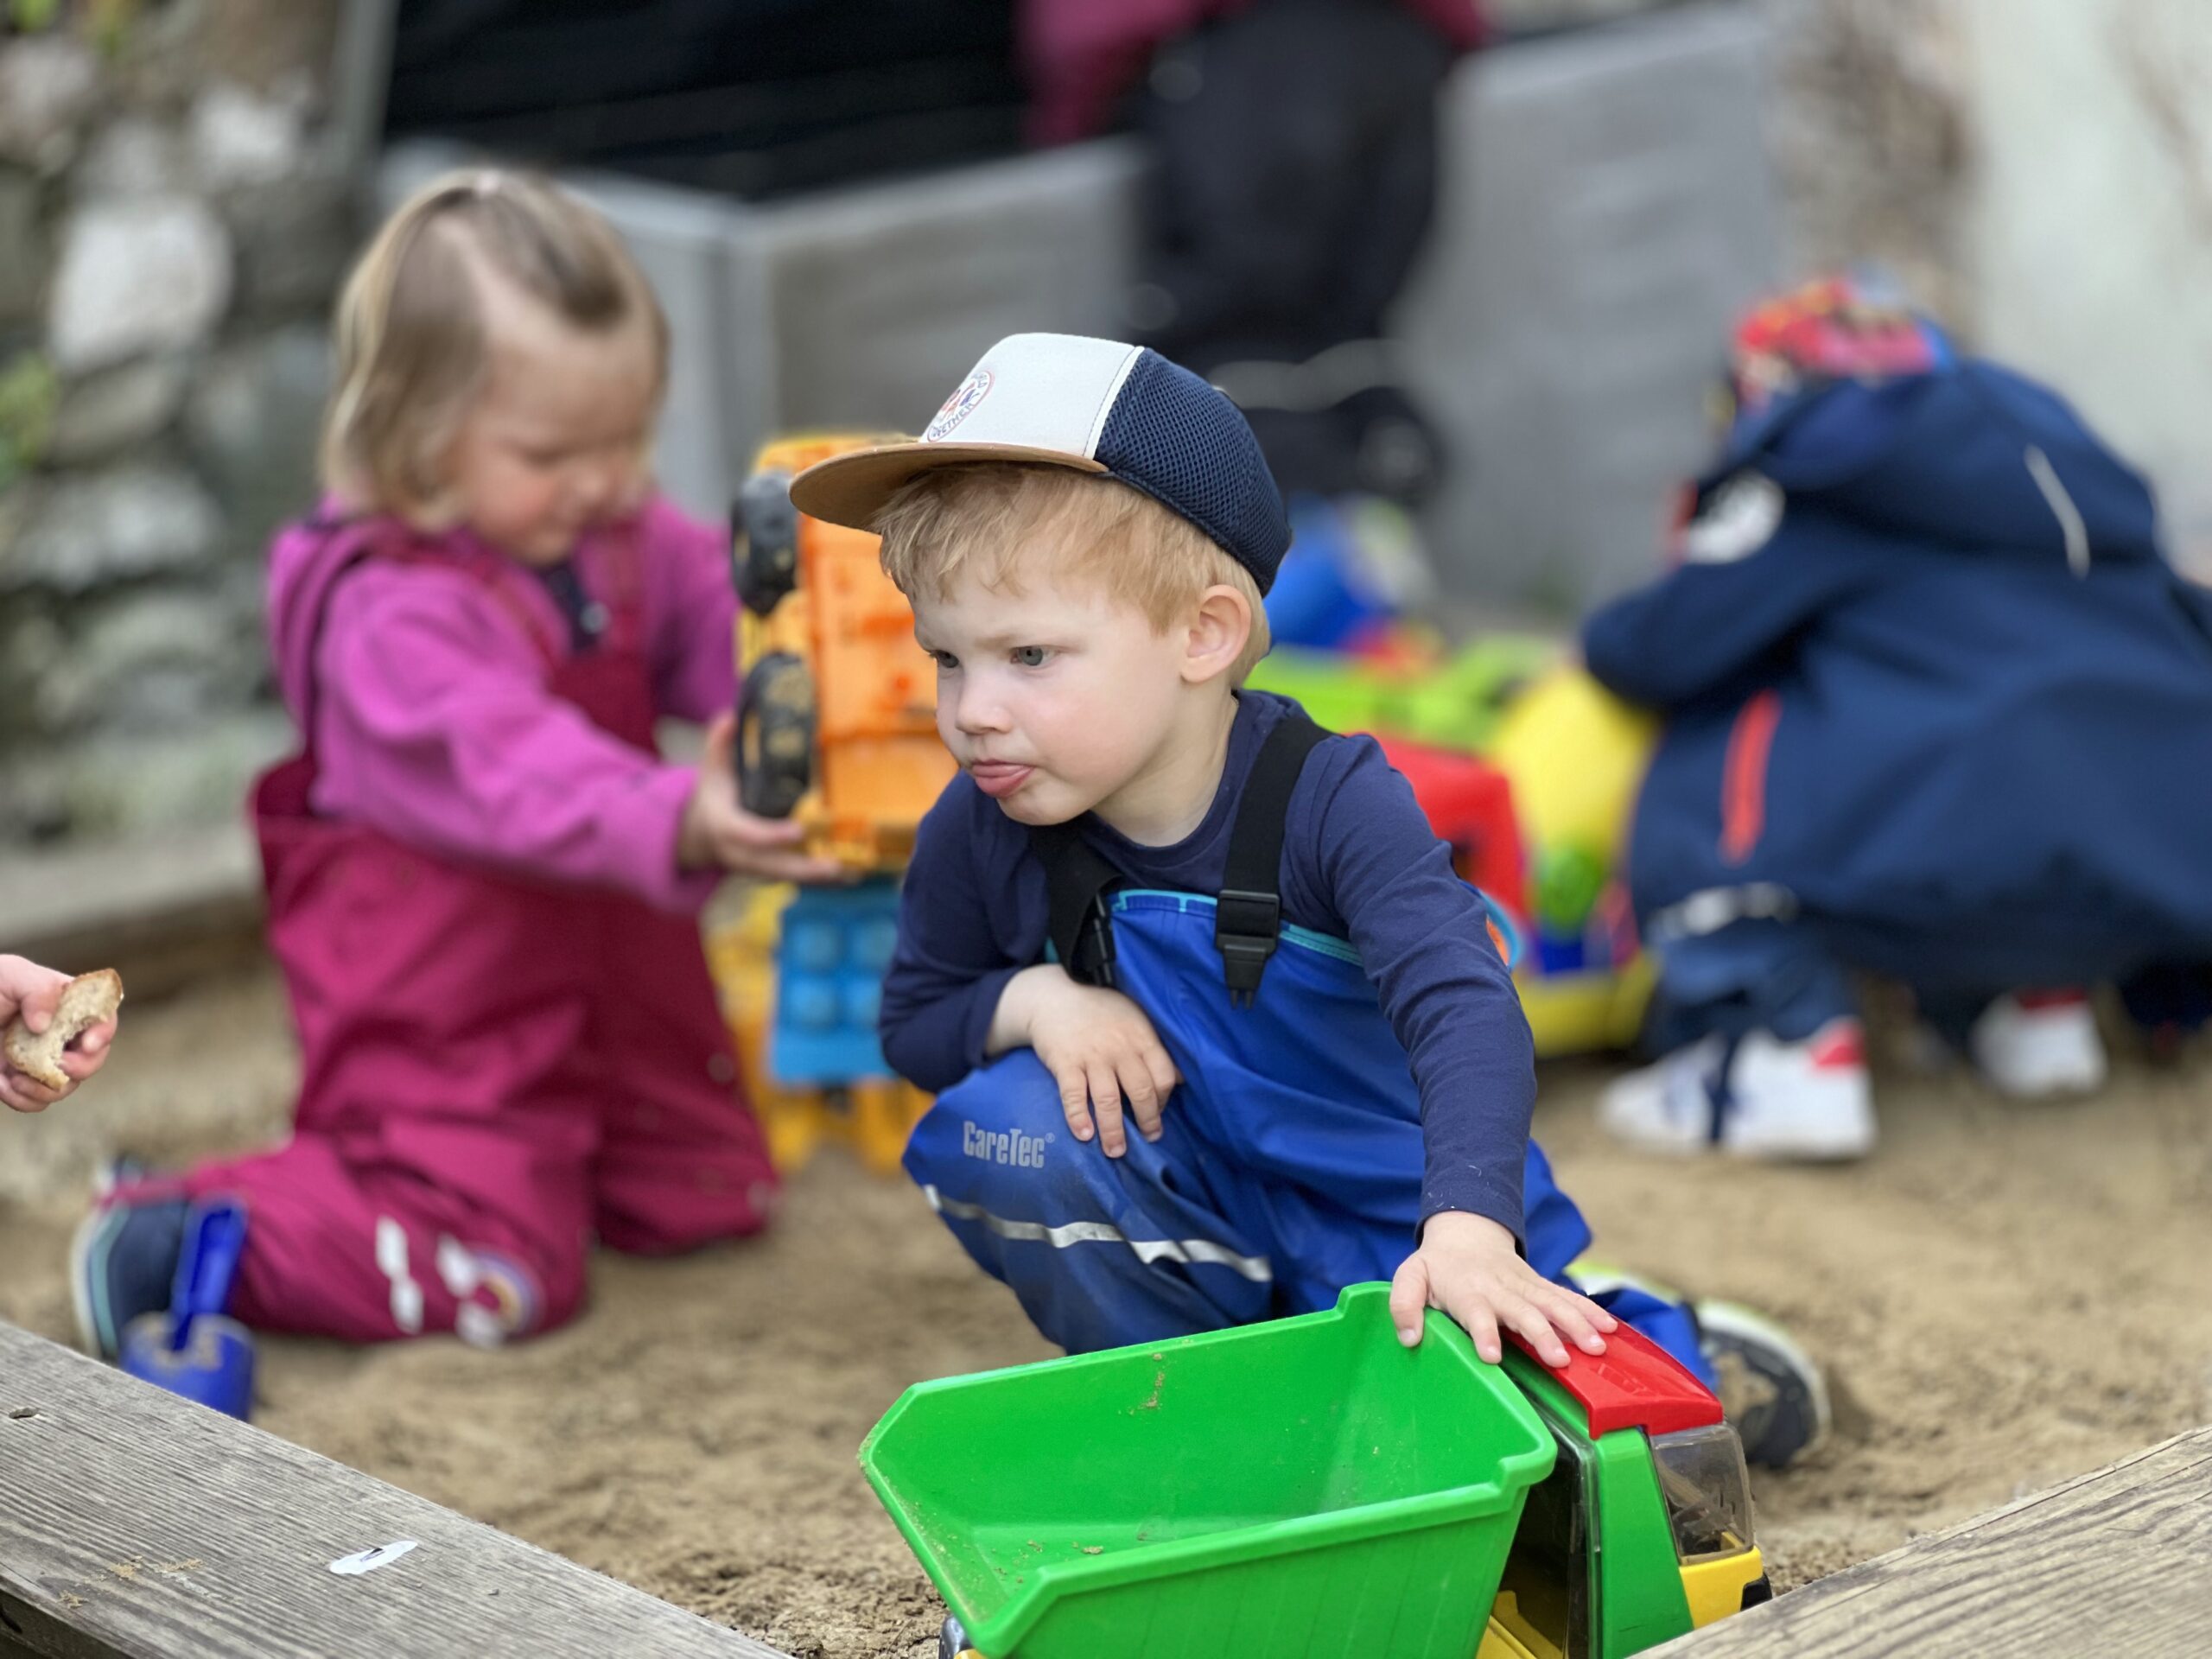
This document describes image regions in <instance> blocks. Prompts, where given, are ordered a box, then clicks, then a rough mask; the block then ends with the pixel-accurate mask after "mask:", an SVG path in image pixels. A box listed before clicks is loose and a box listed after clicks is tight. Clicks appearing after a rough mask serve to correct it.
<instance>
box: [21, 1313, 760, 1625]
mask: <svg viewBox="0 0 2212 1659" xmlns="http://www.w3.org/2000/svg"><path fill="white" fill-rule="evenodd" d="M456 1403H457V1405H462V1406H465V1402H456ZM400 1539H413V1540H415V1541H416V1544H417V1546H418V1547H417V1548H416V1549H415V1550H413V1551H412V1552H411V1553H410V1554H405V1555H404V1556H402V1557H400V1558H398V1559H397V1560H393V1561H392V1562H391V1564H390V1565H388V1566H385V1567H380V1568H378V1569H377V1570H375V1571H373V1572H370V1573H365V1574H362V1575H360V1576H359V1577H342V1576H340V1575H339V1574H336V1573H333V1572H331V1570H330V1564H331V1562H333V1561H334V1560H338V1559H339V1558H340V1557H341V1556H346V1555H350V1554H354V1553H355V1552H356V1551H359V1550H363V1549H366V1548H372V1547H373V1546H376V1545H380V1544H388V1543H391V1542H394V1541H397V1540H400ZM22 1654H32V1655H37V1656H41V1659H114V1656H129V1659H238V1656H244V1655H248V1654H251V1655H256V1656H263V1655H267V1656H280V1659H394V1656H398V1655H406V1656H409V1659H418V1656H420V1659H443V1656H448V1655H451V1656H454V1659H461V1656H467V1659H480V1656H483V1655H486V1654H531V1655H548V1656H576V1659H582V1656H585V1655H590V1656H594V1659H597V1656H604V1655H608V1654H624V1655H629V1654H640V1655H648V1654H649V1655H670V1656H675V1659H784V1656H781V1655H779V1654H777V1653H776V1652H775V1650H774V1649H771V1648H766V1647H763V1646H761V1645H760V1643H756V1642H753V1641H750V1640H748V1639H747V1638H746V1637H741V1636H739V1635H737V1634H736V1633H735V1632H734V1631H731V1630H724V1629H722V1628H721V1627H720V1626H718V1625H715V1624H710V1623H709V1622H708V1621H707V1620H705V1619H702V1618H697V1617H696V1616H694V1615H693V1614H690V1613H687V1612H684V1611H682V1610H681V1609H679V1608H677V1607H673V1606H671V1605H669V1604H668V1603H666V1602H664V1601H661V1600H658V1599H656V1598H654V1597H652V1596H649V1595H647V1594H645V1592H643V1591H639V1590H634V1589H632V1588H631V1587H629V1586H626V1585H622V1584H618V1583H616V1582H615V1581H614V1580H612V1579H609V1578H606V1577H603V1576H601V1574H599V1573H593V1572H590V1571H588V1570H587V1569H586V1568H584V1567H579V1566H577V1565H576V1564H575V1563H574V1562H573V1561H569V1560H563V1558H561V1557H560V1556H557V1555H554V1554H550V1553H548V1552H547V1551H545V1550H542V1549H539V1548H537V1547H536V1546H534V1545H531V1544H526V1543H524V1542H523V1541H522V1540H520V1539H518V1538H513V1537H510V1536H508V1535H506V1534H505V1533H502V1532H499V1531H497V1530H495V1529H493V1528H491V1527H486V1526H482V1525H480V1524H479V1523H477V1522H474V1521H470V1520H468V1519H467V1518H466V1517H465V1516H460V1515H457V1514H455V1513H454V1512H453V1511H452V1510H447V1509H442V1508H441V1507H440V1506H438V1505H437V1504H435V1503H430V1502H429V1501H428V1500H427V1499H424V1498H421V1497H416V1496H414V1495H413V1494H412V1493H409V1492H404V1491H400V1490H399V1489H398V1488H397V1487H396V1486H390V1485H387V1484H385V1483H384V1482H383V1481H380V1480H375V1479H372V1478H370V1477H369V1476H367V1475H365V1474H362V1473H361V1472H360V1471H358V1470H354V1469H349V1468H346V1466H345V1465H342V1464H338V1463H334V1462H332V1461H331V1460H330V1459H327V1458H324V1457H320V1456H318V1455H316V1454H315V1452H308V1451H305V1450H302V1448H301V1447H299V1446H292V1445H290V1444H289V1443H287V1442H285V1441H283V1440H278V1439H277V1438H276V1437H275V1436H274V1435H271V1434H267V1433H263V1432H262V1431H261V1430H259V1429H257V1428H252V1427H248V1426H247V1425H245V1424H244V1423H240V1422H237V1421H232V1419H230V1418H228V1417H225V1416H222V1415H220V1414H217V1413H215V1412H212V1411H208V1410H205V1409H203V1408H200V1407H199V1406H195V1405H192V1404H190V1403H188V1402H185V1401H183V1400H180V1399H177V1398H176V1397H175V1396H174V1395H168V1394H164V1393H162V1391H161V1390H160V1389H154V1388H151V1387H149V1386H148V1385H146V1384H144V1383H139V1382H137V1381H135V1380H133V1379H132V1378H130V1377H127V1376H124V1375H123V1374H122V1373H120V1372H119V1371H115V1370H111V1369H109V1368H108V1367H106V1366H104V1365H99V1364H96V1363H93V1362H92V1361H91V1360H89V1359H86V1358H85V1357H83V1356H82V1355H79V1354H74V1353H72V1352H70V1351H67V1350H66V1349H63V1348H60V1347H57V1346H56V1345H55V1344H53V1343H50V1342H47V1341H44V1340H42V1339H41V1338H36V1337H33V1336H31V1335H29V1333H27V1332H22V1331H19V1330H16V1328H15V1327H14V1326H12V1325H6V1324H4V1323H0V1656H9V1659H20V1656H21V1655H22Z"/></svg>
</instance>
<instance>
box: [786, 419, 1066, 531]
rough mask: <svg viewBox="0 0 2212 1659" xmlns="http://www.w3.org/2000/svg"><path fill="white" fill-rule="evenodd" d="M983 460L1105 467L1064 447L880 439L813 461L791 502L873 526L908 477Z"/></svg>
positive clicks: (816, 513)
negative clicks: (893, 441) (868, 445)
mask: <svg viewBox="0 0 2212 1659" xmlns="http://www.w3.org/2000/svg"><path fill="white" fill-rule="evenodd" d="M976 461H1027V462H1029V463H1030V464H1032V465H1035V466H1046V467H1066V468H1067V469H1068V470H1069V471H1070V472H1074V473H1103V472H1104V471H1105V470H1106V468H1105V467H1103V466H1102V465H1100V464H1099V463H1098V462H1097V461H1091V460H1089V459H1087V458H1086V457H1084V456H1082V455H1075V454H1069V453H1068V452H1067V451H1066V450H1065V449H1038V448H1032V447H1030V446H1029V445H1027V444H1022V443H923V442H919V441H916V442H912V443H882V444H877V445H876V446H875V447H874V448H868V449H849V450H847V451H846V452H845V453H844V454H842V455H832V456H830V457H829V460H827V461H816V462H815V463H814V465H813V466H811V467H808V468H807V469H806V470H805V471H804V472H803V473H801V474H799V475H798V477H797V478H794V479H793V480H791V505H793V506H795V507H797V508H798V510H799V511H800V512H804V513H805V514H807V515H808V516H809V517H810V518H820V519H823V520H825V521H826V522H828V523H829V524H844V525H847V526H849V528H851V529H854V530H874V528H875V515H876V514H877V513H879V512H882V511H883V504H884V503H885V502H887V501H888V500H889V499H891V498H892V495H893V493H895V492H896V491H897V490H898V488H899V486H900V485H901V484H904V483H905V482H906V480H908V479H910V478H917V477H919V476H920V475H921V474H924V473H929V472H934V471H936V470H937V469H938V467H962V466H967V465H969V464H971V463H973V462H976Z"/></svg>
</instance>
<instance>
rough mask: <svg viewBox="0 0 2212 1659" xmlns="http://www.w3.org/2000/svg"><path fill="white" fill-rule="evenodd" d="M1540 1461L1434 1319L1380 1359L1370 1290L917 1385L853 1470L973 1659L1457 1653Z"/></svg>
mask: <svg viewBox="0 0 2212 1659" xmlns="http://www.w3.org/2000/svg"><path fill="white" fill-rule="evenodd" d="M1078 1248H1088V1247H1078ZM1096 1248H1107V1247H1105V1246H1098V1247H1096ZM1554 1449H1555V1448H1554V1444H1553V1442H1552V1440H1551V1437H1550V1435H1549V1434H1548V1432H1547V1431H1546V1430H1545V1429H1544V1427H1543V1426H1542V1424H1541V1421H1539V1419H1538V1418H1537V1415H1536V1414H1535V1410H1534V1408H1531V1407H1530V1406H1529V1402H1527V1401H1526V1400H1525V1399H1523V1398H1522V1395H1521V1394H1520V1393H1519V1391H1518V1390H1517V1389H1515V1388H1514V1386H1513V1385H1512V1383H1510V1382H1509V1381H1508V1380H1507V1378H1506V1376H1505V1374H1504V1373H1503V1371H1502V1370H1499V1369H1498V1368H1497V1367H1496V1366H1494V1365H1486V1364H1484V1363H1482V1361H1481V1360H1480V1359H1478V1357H1476V1355H1475V1352H1474V1349H1473V1346H1472V1344H1470V1343H1469V1342H1468V1340H1467V1338H1466V1335H1465V1332H1462V1331H1460V1330H1459V1327H1458V1326H1457V1325H1453V1324H1452V1323H1451V1321H1449V1320H1448V1319H1444V1318H1442V1317H1441V1316H1439V1315H1435V1314H1432V1315H1430V1316H1429V1320H1428V1326H1427V1336H1426V1338H1424V1339H1423V1341H1422V1343H1421V1346H1420V1347H1418V1348H1415V1349H1413V1350H1410V1351H1408V1350H1407V1349H1405V1348H1402V1347H1401V1346H1400V1345H1399V1344H1398V1340H1397V1337H1396V1334H1395V1331H1394V1330H1393V1328H1392V1326H1391V1323H1390V1313H1389V1287H1387V1286H1384V1285H1380V1284H1376V1285H1358V1286H1354V1287H1351V1289H1349V1290H1346V1291H1345V1292H1344V1294H1343V1295H1342V1296H1341V1297H1340V1298H1339V1299H1338V1303H1337V1306H1335V1307H1334V1308H1332V1309H1331V1310H1330V1311H1328V1312H1326V1313H1313V1314H1307V1315H1305V1316H1303V1317H1300V1318H1297V1319H1279V1320H1274V1321H1270V1322H1268V1323H1267V1324H1264V1325H1246V1326H1243V1327H1241V1328H1239V1329H1236V1330H1230V1331H1221V1332H1207V1333H1205V1334H1204V1335H1200V1336H1194V1337H1185V1338H1177V1339H1174V1340H1173V1341H1168V1342H1163V1343H1159V1344H1151V1345H1147V1346H1139V1347H1134V1348H1119V1349H1114V1350H1111V1351H1107V1352H1104V1353H1097V1354H1086V1355H1081V1356H1077V1357H1070V1358H1067V1359H1062V1360H1052V1361H1048V1362H1046V1363H1043V1364H1039V1365H1027V1366H1020V1367H1016V1368H1014V1370H1004V1371H994V1372H988V1373H986V1374H984V1375H982V1376H965V1377H949V1378H946V1379H944V1381H941V1382H936V1383H922V1384H921V1385H919V1386H918V1387H917V1388H913V1389H908V1390H907V1392H906V1395H904V1396H903V1397H901V1398H900V1400H899V1402H898V1403H897V1404H896V1405H894V1406H893V1407H892V1408H891V1410H890V1411H889V1412H888V1413H887V1414H886V1415H885V1417H884V1419H883V1421H881V1422H880V1423H879V1424H878V1425H877V1426H876V1428H875V1431H874V1433H872V1434H871V1435H869V1437H868V1442H867V1444H866V1445H865V1446H862V1447H861V1467H862V1468H863V1469H864V1470H865V1471H867V1474H868V1479H869V1481H870V1482H871V1483H872V1484H874V1487H875V1490H876V1494H877V1496H878V1497H880V1498H881V1499H882V1500H883V1503H884V1505H885V1507H886V1508H887V1509H888V1510H890V1512H891V1516H892V1518H893V1520H894V1521H895V1522H897V1523H898V1525H899V1530H900V1531H901V1532H903V1533H904V1534H905V1535H906V1541H907V1542H908V1543H909V1544H911V1545H912V1547H913V1549H914V1553H915V1554H916V1555H917V1556H918V1557H919V1559H920V1560H921V1563H922V1566H923V1567H924V1568H925V1570H926V1571H927V1572H928V1573H929V1575H930V1578H931V1580H933V1581H934V1582H935V1583H936V1585H937V1586H938V1590H939V1591H940V1592H943V1594H944V1599H945V1601H946V1603H947V1604H948V1605H950V1607H951V1609H952V1611H953V1613H954V1615H955V1616H956V1617H957V1618H958V1619H959V1620H960V1621H961V1623H962V1624H963V1625H964V1626H965V1627H966V1630H967V1634H968V1639H969V1643H971V1644H972V1645H973V1646H974V1647H975V1649H976V1650H977V1651H978V1652H980V1653H982V1654H983V1655H985V1656H987V1659H1129V1656H1134V1655H1139V1654H1141V1655H1143V1656H1144V1659H1263V1656H1264V1659H1300V1656H1310V1659H1319V1656H1325V1655H1326V1656H1342V1655H1352V1654H1357V1655H1359V1656H1361V1659H1467V1656H1469V1655H1471V1654H1472V1653H1474V1651H1475V1650H1476V1649H1477V1647H1478V1645H1479V1643H1481V1641H1482V1639H1483V1633H1484V1624H1485V1623H1486V1621H1487V1619H1488V1618H1489V1615H1490V1610H1491V1602H1492V1601H1493V1600H1494V1599H1495V1598H1496V1596H1497V1584H1498V1578H1499V1575H1500V1573H1501V1572H1502V1571H1503V1567H1504V1564H1505V1556H1506V1552H1507V1550H1508V1548H1509V1547H1510V1544H1511V1542H1512V1540H1513V1535H1514V1530H1515V1529H1516V1527H1517V1525H1518V1524H1519V1522H1520V1516H1521V1506H1522V1501H1523V1499H1524V1498H1525V1497H1526V1496H1527V1493H1528V1490H1529V1487H1530V1486H1532V1485H1533V1484H1535V1483H1536V1482H1537V1481H1539V1480H1541V1478H1543V1477H1544V1476H1545V1475H1546V1474H1547V1473H1548V1472H1549V1471H1550V1469H1551V1465H1552V1459H1553V1457H1554Z"/></svg>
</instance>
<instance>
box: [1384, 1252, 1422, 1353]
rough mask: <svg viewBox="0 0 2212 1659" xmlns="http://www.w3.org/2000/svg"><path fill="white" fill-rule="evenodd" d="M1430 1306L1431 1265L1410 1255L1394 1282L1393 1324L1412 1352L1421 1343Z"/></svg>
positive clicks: (1392, 1299)
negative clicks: (1422, 1324) (1423, 1321)
mask: <svg viewBox="0 0 2212 1659" xmlns="http://www.w3.org/2000/svg"><path fill="white" fill-rule="evenodd" d="M1427 1306H1428V1264H1427V1262H1424V1261H1422V1260H1421V1257H1420V1256H1419V1255H1409V1256H1408V1257H1407V1258H1406V1259H1405V1262H1404V1263H1403V1264H1402V1265H1401V1266H1400V1268H1398V1271H1397V1274H1396V1276H1395V1277H1394V1278H1393V1279H1392V1280H1391V1281H1390V1323H1391V1324H1392V1325H1395V1326H1396V1327H1397V1332H1398V1340H1399V1341H1400V1342H1402V1343H1403V1344H1405V1345H1406V1346H1407V1347H1408V1348H1413V1347H1417V1346H1418V1345H1419V1344H1420V1343H1421V1315H1422V1313H1423V1312H1424V1311H1425V1310H1426V1309H1427Z"/></svg>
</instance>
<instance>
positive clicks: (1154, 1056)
mask: <svg viewBox="0 0 2212 1659" xmlns="http://www.w3.org/2000/svg"><path fill="white" fill-rule="evenodd" d="M1144 1065H1145V1070H1146V1071H1149V1072H1151V1073H1152V1086H1153V1088H1154V1090H1155V1091H1156V1092H1157V1093H1158V1094H1159V1096H1160V1104H1161V1105H1162V1106H1165V1105H1166V1103H1167V1096H1170V1095H1172V1094H1173V1093H1174V1092H1175V1085H1176V1084H1179V1083H1180V1082H1182V1080H1183V1079H1182V1078H1181V1077H1179V1076H1178V1075H1177V1074H1176V1071H1175V1062H1174V1061H1173V1060H1171V1059H1169V1058H1167V1051H1166V1049H1164V1048H1162V1047H1161V1046H1160V1045H1159V1044H1158V1043H1156V1042H1155V1043H1154V1044H1153V1045H1152V1046H1150V1047H1149V1048H1147V1049H1146V1050H1145V1052H1144Z"/></svg>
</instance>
